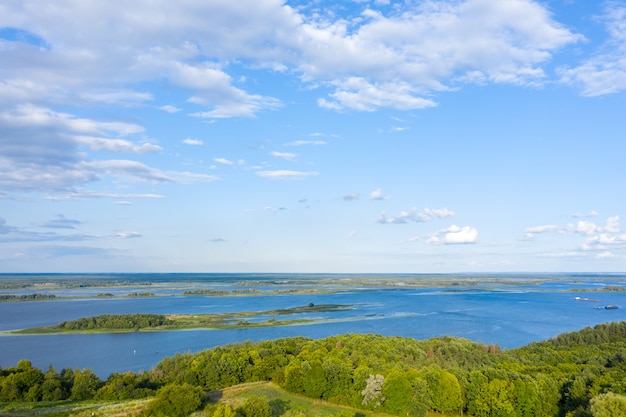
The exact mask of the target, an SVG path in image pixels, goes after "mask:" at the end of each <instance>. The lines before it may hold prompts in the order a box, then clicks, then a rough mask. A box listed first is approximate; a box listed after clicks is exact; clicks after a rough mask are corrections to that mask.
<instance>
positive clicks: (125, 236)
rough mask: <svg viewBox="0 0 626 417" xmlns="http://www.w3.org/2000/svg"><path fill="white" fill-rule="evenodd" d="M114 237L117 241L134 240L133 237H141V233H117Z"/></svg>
mask: <svg viewBox="0 0 626 417" xmlns="http://www.w3.org/2000/svg"><path fill="white" fill-rule="evenodd" d="M115 237H117V238H118V239H131V238H135V237H141V233H137V232H117V233H116V234H115Z"/></svg>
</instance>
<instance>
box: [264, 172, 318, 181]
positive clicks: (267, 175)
mask: <svg viewBox="0 0 626 417" xmlns="http://www.w3.org/2000/svg"><path fill="white" fill-rule="evenodd" d="M256 174H257V175H258V176H259V177H263V178H272V179H290V178H304V177H310V176H315V175H318V173H317V172H313V171H308V172H307V171H290V170H276V171H257V172H256Z"/></svg>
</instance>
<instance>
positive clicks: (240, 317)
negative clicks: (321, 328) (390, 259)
mask: <svg viewBox="0 0 626 417" xmlns="http://www.w3.org/2000/svg"><path fill="white" fill-rule="evenodd" d="M351 309H353V306H352V305H351V304H317V305H316V304H313V303H309V304H308V305H305V306H297V307H290V308H282V309H276V310H268V311H244V312H235V313H216V314H103V315H99V316H93V317H83V318H80V319H77V320H70V321H63V322H61V323H58V324H57V325H55V326H48V327H35V328H30V329H22V330H15V331H11V332H9V333H11V334H59V333H125V332H139V331H144V332H145V331H173V330H190V329H213V330H225V329H234V328H242V327H270V326H287V325H294V324H310V323H316V322H321V321H328V320H323V319H319V318H305V317H303V318H294V319H287V320H278V319H276V316H291V315H296V314H305V313H321V312H338V311H345V310H351ZM268 317H269V318H268Z"/></svg>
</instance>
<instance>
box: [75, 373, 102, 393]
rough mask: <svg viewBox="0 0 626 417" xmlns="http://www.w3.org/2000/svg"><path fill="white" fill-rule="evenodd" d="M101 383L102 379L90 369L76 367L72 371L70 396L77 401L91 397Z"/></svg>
mask: <svg viewBox="0 0 626 417" xmlns="http://www.w3.org/2000/svg"><path fill="white" fill-rule="evenodd" d="M102 385H103V382H102V380H101V379H100V378H98V376H97V375H96V374H94V373H93V371H92V370H91V369H83V370H80V369H77V370H76V371H74V384H73V385H72V395H71V396H70V398H71V399H72V400H79V401H81V400H89V399H92V398H93V397H94V396H95V395H96V391H98V388H100V387H101V386H102Z"/></svg>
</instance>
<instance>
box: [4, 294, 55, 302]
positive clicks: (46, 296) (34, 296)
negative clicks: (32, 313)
mask: <svg viewBox="0 0 626 417" xmlns="http://www.w3.org/2000/svg"><path fill="white" fill-rule="evenodd" d="M55 298H57V296H56V295H54V294H23V295H13V294H2V295H0V302H2V301H38V300H52V299H55Z"/></svg>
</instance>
